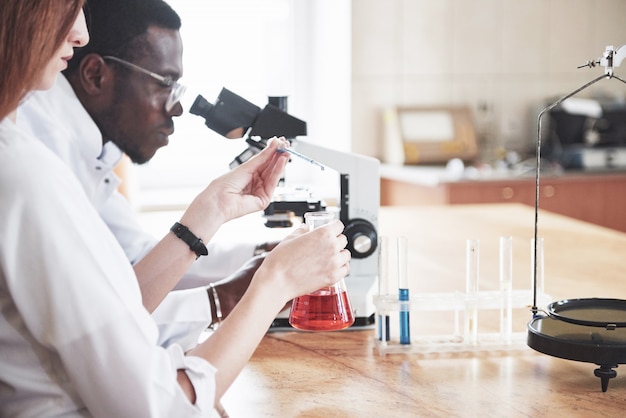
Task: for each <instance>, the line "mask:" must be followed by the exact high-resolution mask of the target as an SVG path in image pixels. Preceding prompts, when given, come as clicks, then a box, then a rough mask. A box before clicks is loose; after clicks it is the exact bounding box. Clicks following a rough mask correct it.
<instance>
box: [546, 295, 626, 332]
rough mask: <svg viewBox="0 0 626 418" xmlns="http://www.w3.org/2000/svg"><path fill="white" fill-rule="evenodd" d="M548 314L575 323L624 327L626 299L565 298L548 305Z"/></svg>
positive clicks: (625, 322) (604, 326) (625, 325)
mask: <svg viewBox="0 0 626 418" xmlns="http://www.w3.org/2000/svg"><path fill="white" fill-rule="evenodd" d="M547 312H548V315H550V316H551V317H553V318H557V319H560V320H562V321H566V322H570V323H572V324H576V325H588V326H592V327H603V328H620V327H626V300H622V299H602V298H587V299H566V300H561V301H558V302H554V303H551V304H550V305H548V310H547Z"/></svg>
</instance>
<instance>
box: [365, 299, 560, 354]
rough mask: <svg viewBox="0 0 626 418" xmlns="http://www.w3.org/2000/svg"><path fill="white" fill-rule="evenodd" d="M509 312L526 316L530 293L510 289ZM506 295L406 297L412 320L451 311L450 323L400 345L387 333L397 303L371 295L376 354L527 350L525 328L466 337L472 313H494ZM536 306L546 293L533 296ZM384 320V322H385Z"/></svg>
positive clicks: (396, 312) (544, 302)
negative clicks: (442, 329)
mask: <svg viewBox="0 0 626 418" xmlns="http://www.w3.org/2000/svg"><path fill="white" fill-rule="evenodd" d="M510 296H511V299H510V302H511V303H510V306H511V308H512V309H526V310H527V311H528V312H529V314H530V303H529V301H532V300H533V294H532V290H531V289H528V290H512V291H511V293H510ZM506 297H507V296H506V294H505V293H504V292H502V291H500V290H493V291H488V290H486V291H479V292H478V293H477V294H476V296H474V295H469V294H467V293H464V292H452V293H423V294H414V295H412V296H411V297H410V305H409V313H410V315H411V319H412V321H419V320H420V317H421V316H422V315H421V314H422V313H424V312H430V313H433V312H444V311H448V312H452V313H453V318H454V320H453V323H452V324H451V326H452V329H451V330H449V332H444V333H442V334H429V335H412V338H411V343H410V344H400V343H399V341H398V340H397V339H396V338H394V336H392V335H389V334H391V333H392V332H391V330H390V328H393V327H394V326H398V325H397V324H398V321H397V320H396V318H398V316H399V312H400V309H401V303H402V302H400V301H398V298H397V297H393V296H390V295H376V296H374V306H375V307H376V337H375V338H374V346H375V348H376V350H377V351H378V353H379V354H381V355H384V354H391V353H421V354H429V353H450V352H480V351H495V350H507V351H508V350H519V349H524V348H527V345H526V337H527V331H526V329H524V330H520V331H513V330H512V328H511V330H501V331H500V332H492V333H489V332H482V333H481V332H479V333H477V335H476V336H475V338H473V337H472V335H469V334H468V331H467V322H468V321H469V318H470V317H471V315H472V311H473V310H474V309H477V310H478V311H491V312H489V314H491V313H493V312H498V311H499V310H500V309H501V308H502V306H503V303H504V300H505V298H506ZM537 301H538V304H539V305H541V306H547V305H548V304H549V303H550V302H552V298H551V297H550V295H547V294H540V295H537ZM387 318H388V319H387Z"/></svg>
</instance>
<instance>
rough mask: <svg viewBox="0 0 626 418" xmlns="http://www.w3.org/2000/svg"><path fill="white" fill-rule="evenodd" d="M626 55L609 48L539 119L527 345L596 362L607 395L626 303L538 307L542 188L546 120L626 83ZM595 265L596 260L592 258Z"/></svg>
mask: <svg viewBox="0 0 626 418" xmlns="http://www.w3.org/2000/svg"><path fill="white" fill-rule="evenodd" d="M625 57H626V47H625V46H622V47H620V48H617V49H615V48H613V46H608V47H607V48H606V49H605V51H604V54H603V56H602V57H601V58H598V59H597V60H593V61H588V62H587V63H586V64H585V65H583V66H581V67H579V68H582V67H590V68H593V67H595V66H596V65H599V66H602V67H605V74H604V75H602V76H599V77H597V78H595V79H593V80H592V81H590V82H588V83H587V84H585V85H583V86H582V87H580V88H578V89H576V90H574V91H572V92H571V93H569V94H567V95H565V96H563V97H561V98H560V99H558V100H557V101H555V102H554V103H552V104H551V105H549V106H547V107H546V108H545V109H543V110H542V111H541V112H540V113H539V116H538V118H537V144H536V146H537V151H536V156H537V161H536V174H535V241H534V243H535V244H534V245H535V250H534V251H535V266H534V280H533V291H534V295H533V306H532V313H533V319H532V320H531V321H530V322H529V324H528V338H527V343H528V346H529V347H531V348H533V349H534V350H536V351H539V352H541V353H544V354H547V355H551V356H555V357H559V358H564V359H567V360H575V361H583V362H590V363H595V364H596V365H598V366H600V367H599V368H597V369H595V370H594V374H595V376H597V377H599V378H600V380H601V388H602V391H603V392H605V391H606V390H607V389H608V384H609V379H611V378H613V377H615V376H616V375H617V372H616V371H615V370H613V369H614V368H616V367H617V366H618V364H623V363H626V329H625V328H626V300H621V299H613V298H582V299H581V298H577V299H571V300H562V301H557V302H554V303H551V304H550V305H548V307H547V308H546V310H543V311H541V313H540V310H539V308H538V307H537V288H538V283H539V276H540V270H539V265H538V263H537V257H536V255H537V251H538V244H539V243H538V240H537V235H538V214H539V185H540V175H539V173H540V171H541V170H540V168H541V145H542V117H543V115H544V114H546V113H547V112H549V111H550V110H552V109H553V108H555V107H557V106H558V105H560V104H561V103H563V102H564V101H565V100H567V99H568V98H570V97H572V96H574V95H575V94H577V93H579V92H580V91H582V90H584V89H586V88H587V87H589V86H591V85H592V84H594V83H596V82H598V81H600V80H603V79H605V78H606V79H617V80H619V81H621V82H622V83H625V84H626V81H624V80H623V79H621V78H620V77H618V76H616V75H615V74H614V67H617V66H619V65H620V64H621V62H622V60H623V59H624V58H625ZM590 262H593V260H590Z"/></svg>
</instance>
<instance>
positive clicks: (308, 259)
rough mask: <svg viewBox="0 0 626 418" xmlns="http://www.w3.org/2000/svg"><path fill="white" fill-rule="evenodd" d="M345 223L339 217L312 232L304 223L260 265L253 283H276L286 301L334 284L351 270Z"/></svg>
mask: <svg viewBox="0 0 626 418" xmlns="http://www.w3.org/2000/svg"><path fill="white" fill-rule="evenodd" d="M343 228H344V226H343V223H341V221H338V220H335V221H333V222H331V223H329V224H327V225H324V226H322V227H319V228H316V229H315V230H312V231H309V230H308V226H307V225H305V224H303V225H302V226H301V227H299V228H297V229H296V230H295V231H294V232H293V233H291V234H290V235H288V236H287V237H285V238H284V239H283V240H282V241H281V242H280V243H279V244H278V245H277V246H276V247H275V248H274V249H273V250H272V251H271V252H270V253H268V254H267V256H266V258H265V261H264V262H263V264H262V265H261V266H260V267H259V269H258V271H257V275H255V278H254V279H253V283H255V285H256V282H257V276H258V280H259V281H261V282H263V285H264V286H273V289H275V290H276V297H277V298H278V297H280V296H282V297H283V298H284V299H283V301H284V302H287V301H289V300H291V299H293V298H294V297H296V296H300V295H303V294H306V293H310V292H313V291H315V290H317V289H319V288H321V287H324V286H331V285H333V284H335V283H336V282H338V281H339V280H341V279H342V278H344V277H345V276H347V275H348V273H349V268H350V265H349V262H350V252H349V251H348V250H347V249H345V247H346V245H347V243H348V240H347V238H346V236H345V235H343V233H342V232H343Z"/></svg>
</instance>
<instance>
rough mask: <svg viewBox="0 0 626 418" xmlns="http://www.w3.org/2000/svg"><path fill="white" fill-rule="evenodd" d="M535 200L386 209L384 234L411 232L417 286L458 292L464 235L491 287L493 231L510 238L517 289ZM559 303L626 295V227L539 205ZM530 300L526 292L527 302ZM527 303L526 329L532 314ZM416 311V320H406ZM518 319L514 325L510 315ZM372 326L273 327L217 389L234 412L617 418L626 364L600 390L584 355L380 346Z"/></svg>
mask: <svg viewBox="0 0 626 418" xmlns="http://www.w3.org/2000/svg"><path fill="white" fill-rule="evenodd" d="M533 221H534V215H533V209H532V208H530V207H527V206H524V205H517V204H510V205H458V206H430V207H419V208H418V207H383V208H381V212H380V222H379V231H380V234H381V235H387V236H394V235H401V234H403V235H406V236H407V237H408V247H409V265H408V270H409V275H410V280H411V284H410V286H411V289H412V292H413V293H415V292H432V291H439V290H442V289H443V290H445V291H452V290H454V289H457V288H458V289H464V286H465V281H464V280H465V278H464V274H465V273H464V269H465V243H466V240H467V239H468V238H476V239H479V240H480V275H481V279H480V280H481V288H485V289H490V288H497V287H496V286H497V277H498V276H497V274H498V273H497V272H498V248H499V243H498V240H499V237H501V236H511V237H513V247H514V251H513V253H514V254H513V258H514V287H515V288H526V287H530V281H531V274H530V271H531V262H530V253H531V245H530V240H531V238H532V237H533ZM539 233H540V236H542V237H544V239H545V287H546V292H547V293H549V294H550V295H551V296H553V299H554V300H561V299H567V298H576V297H596V296H597V297H617V298H626V280H625V279H624V277H623V276H624V272H626V256H625V255H626V234H624V233H621V232H616V231H613V230H610V229H606V228H602V227H598V226H595V225H591V224H587V223H583V222H581V221H577V220H573V219H569V218H566V217H563V216H561V215H555V214H551V213H548V212H543V211H541V212H540V216H539ZM529 304H532V301H529ZM530 319H531V317H530V312H526V311H524V313H523V315H522V318H521V319H520V320H519V321H518V322H520V323H521V326H522V327H524V326H525V324H526V323H527V322H528V321H530ZM412 320H413V317H412ZM516 325H519V324H516ZM374 338H375V331H374V330H373V329H367V330H356V331H355V330H351V331H341V332H334V333H306V332H295V331H286V332H270V333H268V334H267V336H266V337H265V338H264V340H263V341H262V343H261V345H260V346H259V348H258V349H257V351H256V353H255V354H254V356H253V358H252V359H251V361H250V362H249V364H248V366H247V367H246V368H245V369H244V371H243V372H242V374H241V375H240V376H239V378H238V379H237V380H236V381H235V383H234V384H233V386H232V387H231V388H230V390H229V391H228V392H227V393H226V395H225V396H224V398H223V404H224V406H225V408H226V410H227V411H228V413H229V414H230V416H231V417H359V418H360V417H497V418H503V417H547V416H563V417H585V418H586V417H592V416H598V417H600V416H601V417H623V416H625V414H626V370H625V371H622V370H621V369H620V368H618V369H616V370H617V377H616V378H614V379H611V380H610V383H609V388H608V391H607V392H602V391H601V387H600V380H599V379H598V378H597V377H595V376H594V374H593V370H594V369H595V368H596V367H597V366H596V365H594V364H591V363H584V362H576V361H570V360H563V359H559V358H556V357H551V356H547V355H545V354H541V353H538V352H536V351H534V350H532V349H530V348H528V347H522V348H521V349H518V350H501V351H495V352H487V353H485V352H473V353H472V352H463V353H435V354H427V355H424V354H406V353H403V354H386V355H379V353H378V352H377V351H376V350H375V348H374V347H375V344H374Z"/></svg>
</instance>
